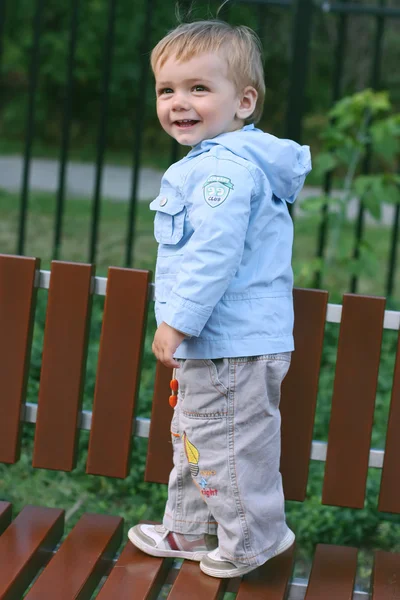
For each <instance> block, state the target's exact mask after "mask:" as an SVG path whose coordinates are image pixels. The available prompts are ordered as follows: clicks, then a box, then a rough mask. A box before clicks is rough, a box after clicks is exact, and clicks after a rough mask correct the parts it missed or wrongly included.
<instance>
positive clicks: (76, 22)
mask: <svg viewBox="0 0 400 600" xmlns="http://www.w3.org/2000/svg"><path fill="white" fill-rule="evenodd" d="M21 1H22V2H23V0H0V111H1V110H4V107H5V104H6V103H7V101H8V100H9V99H7V94H6V93H5V91H4V87H5V82H4V73H5V71H6V67H7V65H5V64H4V60H3V57H4V31H5V29H6V28H7V20H8V17H9V14H10V12H11V8H12V7H13V10H15V9H16V5H17V4H19V3H20V2H21ZM119 2H121V0H103V4H104V5H105V6H106V7H107V10H106V11H105V28H104V36H103V38H102V39H101V40H99V44H100V45H101V56H102V58H101V70H100V72H99V103H98V106H99V113H98V114H99V119H98V124H97V133H96V134H95V137H96V142H95V143H96V160H95V165H96V166H95V172H96V177H95V185H94V190H93V197H92V220H91V231H90V244H89V256H88V259H89V261H90V262H93V261H94V260H95V258H96V253H97V246H98V238H99V221H100V215H101V184H102V178H103V173H104V164H105V153H106V149H107V143H108V137H109V129H110V128H109V112H110V98H111V88H112V81H113V69H114V68H115V62H116V57H115V46H116V17H117V11H118V5H119ZM50 3H51V2H50V0H35V2H34V13H33V15H32V20H31V25H30V37H31V39H30V42H29V43H28V44H27V46H26V52H27V53H28V54H29V74H28V79H27V90H26V91H27V96H26V113H25V114H26V117H25V118H26V124H25V136H24V137H25V141H24V153H23V154H24V162H23V164H24V167H23V177H22V186H21V197H20V210H19V232H18V244H17V248H16V251H17V253H18V254H24V250H25V238H26V223H27V219H28V218H29V195H30V189H29V176H30V170H31V163H32V148H33V143H34V140H35V136H36V135H37V129H36V128H35V122H36V113H37V109H38V102H37V95H38V82H39V80H40V77H41V58H40V57H41V51H43V49H41V42H42V39H43V30H44V22H45V15H46V11H47V10H48V9H49V4H50ZM166 4H167V3H165V4H163V7H164V10H165V5H166ZM190 4H191V3H190V2H187V1H186V2H185V1H184V2H181V6H183V7H184V8H185V6H186V7H188V6H189V5H190ZM218 4H219V3H215V6H214V7H213V10H211V13H212V14H214V15H215V13H216V9H217V7H218ZM240 7H246V11H247V12H246V13H245V14H243V18H242V19H241V15H240V14H238V12H237V11H238V10H240ZM83 8H84V3H83V0H70V2H69V10H68V19H69V23H68V27H67V33H68V35H67V38H66V39H65V44H67V47H68V50H67V53H66V62H65V64H64V67H63V68H64V69H65V73H64V87H63V101H62V106H63V107H62V119H61V121H62V123H61V134H60V144H59V176H58V189H57V199H56V211H55V225H54V240H53V257H54V258H58V257H59V256H60V249H61V244H62V237H63V218H64V210H65V201H66V166H67V164H68V161H69V158H70V145H71V128H72V123H73V115H72V104H73V99H74V92H75V87H76V69H77V43H78V41H79V35H80V34H79V26H80V19H81V13H82V10H83ZM249 10H250V11H252V12H251V15H252V18H251V19H250V22H249V23H248V24H250V25H251V26H253V27H254V26H255V27H256V28H257V29H258V33H259V34H260V36H261V37H262V38H263V37H264V29H263V27H264V26H265V23H268V19H269V18H270V15H276V14H277V11H285V12H286V13H287V17H286V29H287V33H286V34H285V35H286V36H287V42H286V46H287V49H286V53H287V56H288V60H287V62H286V63H285V66H284V68H286V67H287V69H286V70H287V71H288V76H286V73H285V72H282V74H281V79H282V81H283V92H282V91H281V93H282V94H283V96H282V97H283V98H284V101H285V103H286V107H285V109H284V110H283V109H281V113H280V114H281V116H280V119H281V122H282V123H283V124H282V123H281V127H280V129H281V131H280V133H283V134H284V135H285V136H286V137H289V138H292V139H295V140H297V141H303V140H302V132H303V125H304V117H305V115H306V114H309V113H310V110H313V103H312V102H310V96H312V90H311V88H310V63H311V62H312V61H314V57H315V48H314V49H313V43H315V33H314V32H315V24H316V22H318V23H319V25H320V24H321V22H322V21H324V20H327V19H329V31H330V32H332V31H334V39H333V40H331V41H330V46H329V47H330V52H329V53H330V58H329V60H330V61H331V65H330V67H329V69H328V71H329V75H328V76H327V75H325V79H323V82H324V95H325V97H327V96H329V98H328V105H329V104H333V103H334V102H335V101H336V100H338V99H339V98H341V97H342V96H343V95H344V93H348V92H349V91H355V89H353V90H352V83H351V82H350V83H349V82H347V83H346V82H345V69H346V57H347V56H348V53H349V47H350V45H353V44H357V40H355V39H349V19H354V18H360V19H361V18H362V19H368V36H369V37H368V43H369V52H368V55H369V56H368V60H369V67H368V68H369V75H368V76H367V78H366V80H365V81H364V83H365V84H366V85H367V86H369V87H372V88H374V89H379V88H381V87H382V86H383V85H386V82H383V81H382V66H383V64H384V59H385V49H384V42H385V32H386V29H387V26H388V24H391V26H392V25H393V23H396V24H398V23H399V18H400V6H396V3H395V2H390V1H389V0H374V1H372V0H371V1H370V2H355V1H354V2H351V1H350V0H348V1H347V2H346V1H343V2H335V1H332V2H329V1H324V0H320V1H318V0H236V1H233V2H232V3H228V4H227V5H226V7H225V8H224V10H223V14H222V15H221V17H222V18H225V19H226V20H228V21H229V20H230V19H236V21H237V20H238V19H239V20H242V22H244V23H246V20H248V19H249V14H250V13H249V12H248V11H249ZM159 11H160V5H159V4H158V2H157V0H143V2H142V1H141V0H140V3H139V0H138V5H137V6H135V5H134V6H133V8H132V15H131V18H132V20H133V19H136V18H139V16H140V19H141V36H140V39H139V40H138V47H137V52H136V53H135V56H134V57H132V60H133V61H134V62H135V65H136V69H137V71H138V75H137V85H138V87H139V90H140V92H139V93H138V94H137V97H136V100H135V106H134V107H132V111H133V112H134V113H135V114H136V115H137V118H136V119H135V122H134V126H133V129H132V136H131V137H132V147H131V156H132V170H131V172H132V178H131V190H130V199H129V217H128V219H127V231H126V245H125V260H124V262H125V264H126V265H127V266H131V265H132V263H133V241H134V237H135V215H136V207H137V201H138V180H139V171H140V169H141V167H142V165H143V147H144V132H145V127H146V119H147V118H148V106H149V94H150V93H151V92H150V91H149V90H150V77H149V75H150V73H149V52H150V50H151V47H152V46H153V45H154V42H155V41H156V39H154V38H155V37H157V36H158V37H159V36H160V34H161V35H162V34H163V33H165V32H166V31H167V30H168V29H170V28H171V27H172V26H173V25H174V22H173V17H174V11H175V4H174V2H172V0H171V3H170V9H169V12H170V13H171V20H170V22H169V23H160V16H159ZM234 11H236V13H235V14H234ZM195 16H196V15H195ZM129 26H130V24H129V22H127V23H126V27H129ZM282 43H283V44H285V41H283V42H282ZM319 43H320V44H321V40H320V42H319ZM320 47H322V46H320ZM313 50H314V53H313ZM276 58H279V57H276ZM364 79H365V78H364ZM397 82H399V80H398V79H397ZM395 83H396V79H394V84H395ZM353 87H356V85H354V86H353ZM3 92H4V93H3ZM396 93H398V92H396ZM398 95H399V94H398ZM327 108H328V106H325V109H327ZM314 110H315V106H314ZM0 114H1V112H0ZM304 141H306V142H307V143H308V140H304ZM178 156H179V149H178V147H177V145H176V144H175V143H172V146H171V150H170V162H171V163H172V162H174V161H175V160H176V159H177V157H178ZM363 169H364V173H366V174H367V173H369V171H370V169H371V155H370V153H369V154H368V155H367V157H366V159H365V162H364V166H363ZM323 187H324V191H325V193H326V194H327V195H329V194H330V192H331V187H332V174H331V173H330V174H328V175H327V176H326V178H325V181H324V184H323ZM399 218H400V202H399V204H398V205H397V206H396V210H395V216H394V220H393V224H392V226H391V247H390V253H389V256H388V276H387V282H386V291H387V294H388V295H392V294H393V286H394V273H395V269H396V255H397V244H398V228H399ZM327 223H328V206H324V208H323V211H322V215H321V222H320V228H319V232H318V236H317V247H316V256H318V257H320V258H322V257H323V256H324V252H325V248H326V244H327ZM364 223H365V207H364V206H363V204H362V202H361V203H360V205H359V210H358V216H357V220H356V225H355V231H354V249H353V254H354V257H355V258H356V257H357V256H358V253H359V248H360V242H361V240H362V237H363V231H364ZM320 283H321V279H320V275H319V274H317V276H316V285H319V284H320ZM356 289H357V278H356V277H353V278H352V281H351V290H352V291H356Z"/></svg>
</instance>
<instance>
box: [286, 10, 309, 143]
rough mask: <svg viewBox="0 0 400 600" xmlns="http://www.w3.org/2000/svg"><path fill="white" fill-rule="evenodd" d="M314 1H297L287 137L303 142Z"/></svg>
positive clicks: (287, 114)
mask: <svg viewBox="0 0 400 600" xmlns="http://www.w3.org/2000/svg"><path fill="white" fill-rule="evenodd" d="M313 8H314V7H313V0H295V14H294V22H293V41H292V61H291V68H290V86H289V98H288V105H287V113H286V137H288V138H290V139H294V140H296V141H297V142H300V140H301V133H302V121H303V114H304V108H305V90H306V82H307V71H308V62H309V49H310V41H311V28H312V16H313Z"/></svg>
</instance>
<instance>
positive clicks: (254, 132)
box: [188, 125, 311, 203]
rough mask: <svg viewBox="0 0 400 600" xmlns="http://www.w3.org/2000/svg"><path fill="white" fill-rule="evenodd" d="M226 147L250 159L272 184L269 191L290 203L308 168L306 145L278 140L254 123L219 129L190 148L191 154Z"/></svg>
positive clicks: (309, 163)
mask: <svg viewBox="0 0 400 600" xmlns="http://www.w3.org/2000/svg"><path fill="white" fill-rule="evenodd" d="M215 145H219V146H223V147H224V148H227V150H230V151H231V152H232V153H233V154H236V155H237V156H240V157H241V158H244V159H245V160H249V161H250V162H252V163H254V164H255V165H257V167H259V168H260V169H262V170H263V171H264V173H265V175H266V177H267V179H268V181H269V183H270V185H271V189H272V193H273V194H274V195H275V196H277V197H278V198H281V199H282V200H286V202H290V203H293V202H294V201H295V200H296V197H297V195H298V194H299V192H300V190H301V188H302V187H303V184H304V180H305V178H306V176H307V174H308V173H309V172H310V171H311V154H310V148H309V146H300V145H299V144H297V143H296V142H293V141H292V140H281V139H279V138H277V137H275V136H274V135H271V134H269V133H264V132H263V131H261V130H260V129H257V128H256V127H254V125H245V127H243V129H240V130H239V131H233V132H229V133H222V134H221V135H218V136H216V137H215V138H212V139H209V140H203V141H202V142H200V143H199V144H197V146H194V148H193V149H192V150H191V151H190V152H189V155H188V156H190V157H193V156H196V155H197V154H201V153H203V152H207V151H208V150H210V149H211V148H212V147H213V146H215Z"/></svg>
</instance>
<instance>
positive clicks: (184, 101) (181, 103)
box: [172, 94, 190, 110]
mask: <svg viewBox="0 0 400 600" xmlns="http://www.w3.org/2000/svg"><path fill="white" fill-rule="evenodd" d="M172 108H173V110H188V109H189V108H190V104H189V100H188V98H187V96H186V94H175V96H174V99H173V102H172Z"/></svg>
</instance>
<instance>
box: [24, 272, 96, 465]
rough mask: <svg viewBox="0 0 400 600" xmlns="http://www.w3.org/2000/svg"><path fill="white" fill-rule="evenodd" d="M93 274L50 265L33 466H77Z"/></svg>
mask: <svg viewBox="0 0 400 600" xmlns="http://www.w3.org/2000/svg"><path fill="white" fill-rule="evenodd" d="M93 275H94V268H93V267H92V266H91V265H83V264H73V263H63V262H57V261H53V263H52V269H51V278H50V289H49V297H48V303H47V313H46V327H45V335H44V342H43V358H42V370H41V375H40V391H39V402H38V413H37V422H36V430H35V445H34V453H33V466H34V467H40V468H45V469H57V470H63V471H71V470H72V469H73V468H74V467H75V465H76V450H77V443H78V417H79V411H80V409H81V404H82V394H83V384H84V374H85V366H86V356H87V342H88V333H89V319H90V307H91V298H92V296H91V293H90V287H91V281H92V277H93Z"/></svg>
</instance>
